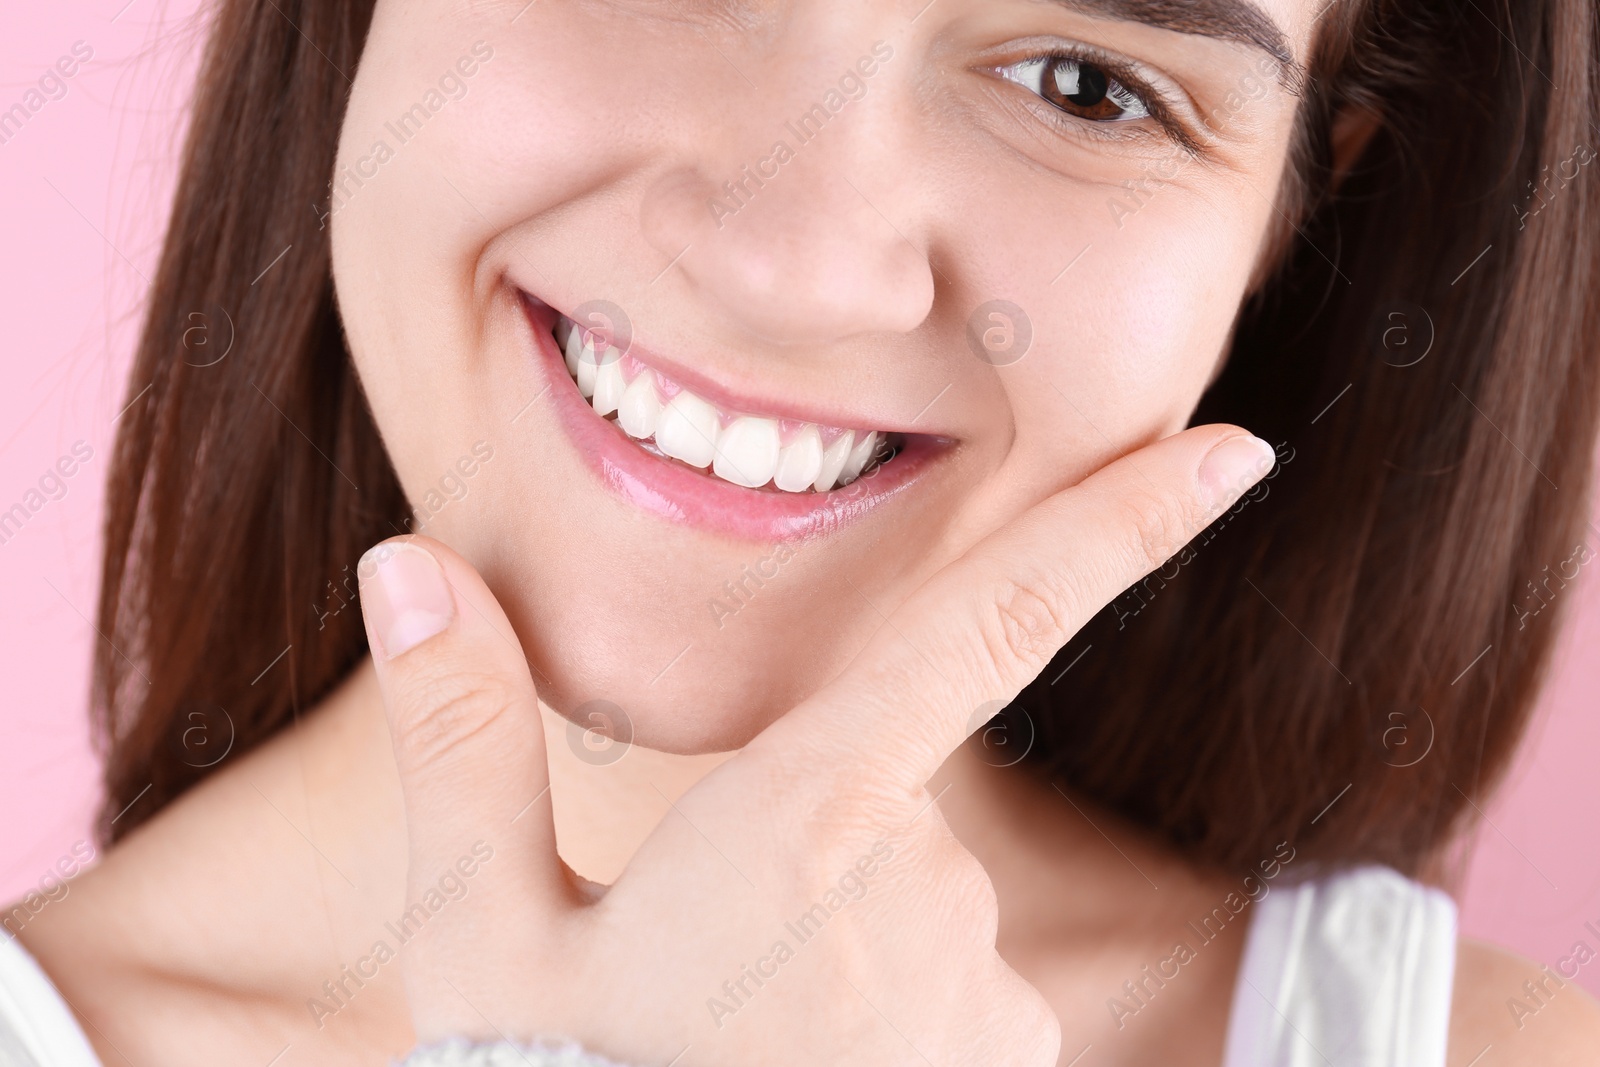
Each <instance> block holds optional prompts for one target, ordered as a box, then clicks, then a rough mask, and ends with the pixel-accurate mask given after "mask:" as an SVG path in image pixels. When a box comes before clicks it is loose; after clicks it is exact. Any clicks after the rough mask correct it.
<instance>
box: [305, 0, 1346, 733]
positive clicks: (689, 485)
mask: <svg viewBox="0 0 1600 1067" xmlns="http://www.w3.org/2000/svg"><path fill="white" fill-rule="evenodd" d="M1323 7H1324V2H1323V0H1316V2H1315V3H1312V2H1310V0H1305V2H1302V0H1266V2H1264V3H1263V4H1262V6H1261V7H1260V8H1256V7H1253V6H1251V5H1250V4H1249V3H1248V2H1247V0H1204V2H1195V3H1188V4H1183V5H1172V4H1167V3H1158V2H1154V0H1073V2H1054V0H932V2H931V3H930V2H928V0H904V2H901V0H872V2H870V3H864V2H862V0H834V2H829V0H793V2H785V0H762V2H755V0H750V2H739V0H704V2H696V0H678V2H672V0H533V2H527V0H508V2H505V3H467V2H464V0H419V2H410V3H400V2H398V0H379V2H378V5H377V12H376V17H375V19H374V21H373V25H372V31H371V36H370V38H369V39H368V42H367V45H366V51H365V54H364V56H363V57H362V61H361V66H360V69H359V72H357V74H356V77H355V83H354V88H353V90H352V93H351V99H350V107H349V113H348V116H347V118H346V120H345V125H344V130H343V134H342V137H341V141H340V145H339V156H338V166H337V168H336V172H335V175H334V181H333V185H332V188H331V189H330V200H329V201H328V203H326V204H324V205H322V208H321V210H322V211H323V212H325V213H326V214H327V216H328V218H327V223H328V225H330V226H331V227H332V231H333V252H334V276H335V281H336V284H337V289H338V296H339V306H340V309H341V312H342V314H343V318H344V324H345V327H346V330H347V331H348V339H349V344H350V348H351V351H352V352H353V354H354V357H355V361H356V365H357V367H358V369H359V373H360V376H361V379H362V382H363V384H364V386H365V388H366V391H367V395H368V397H369V399H370V401H371V405H372V409H373V412H374V414H375V416H376V419H377V424H378V427H379V428H380V430H381V431H382V434H383V438H384V441H385V444H386V446H387V448H388V450H389V453H390V455H391V456H392V458H393V460H394V464H395V468H396V469H397V470H398V472H399V475H400V480H401V483H402V484H403V486H404V487H405V490H406V493H407V495H408V497H409V498H410V500H411V502H412V505H413V507H414V508H415V511H416V515H415V521H414V522H413V523H412V525H411V529H413V530H420V531H421V532H424V533H427V534H429V535H430V536H434V537H438V538H440V539H441V540H444V541H446V542H448V543H449V544H451V545H452V546H454V547H455V548H456V549H457V550H458V551H460V552H461V553H463V554H464V555H465V556H466V557H467V558H468V559H470V560H471V561H472V562H473V563H474V564H476V565H477V566H478V568H479V569H480V570H481V571H482V572H483V574H484V576H485V578H486V579H487V580H488V582H489V584H490V585H491V586H492V587H493V588H494V589H495V591H496V593H497V595H498V596H499V597H500V599H501V601H502V602H503V604H504V605H505V607H506V610H507V613H508V615H509V616H510V618H511V619H512V620H513V622H514V624H515V625H516V628H517V631H518V632H517V635H516V636H517V637H519V638H520V639H521V642H522V644H523V647H524V648H525V650H526V651H527V653H528V656H529V659H530V662H531V663H532V664H533V666H534V669H535V671H536V677H537V678H538V680H539V683H540V691H541V696H543V697H544V699H545V700H547V701H548V702H549V703H550V704H551V705H552V706H554V707H556V708H557V709H559V710H561V711H562V712H564V713H566V714H567V715H569V716H570V717H574V718H577V719H579V720H580V721H589V719H590V718H591V713H593V712H596V711H598V712H600V714H601V715H602V716H603V717H605V718H608V719H613V720H614V719H616V718H618V717H619V715H620V716H622V717H625V718H626V719H627V720H629V721H630V722H631V726H632V731H633V737H634V740H636V741H637V742H640V743H643V744H646V745H650V746H652V747H656V748H662V749H667V750H671V751H705V750H716V749H726V748H731V747H735V746H737V745H739V744H742V743H743V742H744V741H746V740H748V738H749V737H750V736H752V735H753V734H754V733H755V732H756V731H757V730H759V729H760V728H761V727H762V726H764V725H765V724H766V723H768V722H770V721H771V720H772V719H774V718H775V717H777V716H778V715H781V714H782V713H783V712H784V711H785V710H786V709H788V708H789V707H791V706H792V705H793V704H795V703H796V702H798V701H799V700H800V699H802V698H803V697H804V696H806V695H807V694H808V693H810V692H812V691H813V690H815V689H816V688H817V687H818V686H819V685H821V684H822V683H823V682H825V681H826V680H828V679H829V678H830V677H832V676H833V674H834V673H836V672H837V671H838V670H839V669H840V668H841V667H842V666H843V664H844V663H845V662H847V661H848V659H849V658H850V657H851V656H852V655H853V654H854V653H855V651H856V650H857V649H858V648H859V647H860V646H861V645H862V644H863V643H864V641H865V639H866V637H867V635H868V634H869V633H871V632H872V631H873V630H874V629H876V628H877V627H878V626H880V625H881V623H882V621H883V619H884V617H885V615H887V614H888V613H889V612H890V611H891V610H892V609H893V608H894V607H895V606H896V605H898V604H899V603H900V602H901V601H902V600H903V599H904V598H905V597H906V596H907V595H908V594H909V593H910V591H911V590H912V589H913V588H914V587H915V586H916V585H918V584H919V583H920V582H922V581H923V580H924V579H926V578H927V577H928V576H929V575H930V574H932V573H933V572H934V571H935V570H936V569H938V568H939V567H940V566H941V565H943V564H945V563H947V562H949V561H950V560H951V559H953V558H954V557H956V556H957V555H959V554H960V553H962V552H963V551H964V550H966V549H967V548H969V547H970V546H971V545H973V544H974V542H976V541H977V540H978V539H979V538H981V537H982V536H983V535H984V534H986V533H988V532H989V531H991V530H993V529H995V528H996V527H998V526H1000V525H1002V524H1004V523H1006V522H1008V521H1011V520H1013V519H1015V518H1016V517H1017V516H1018V515H1020V514H1021V513H1022V512H1023V511H1024V510H1025V509H1026V508H1028V507H1029V506H1030V505H1032V504H1034V503H1036V502H1038V501H1040V500H1042V499H1043V498H1045V497H1046V496H1048V495H1050V494H1051V493H1054V492H1056V491H1058V490H1060V489H1062V488H1065V487H1067V486H1069V485H1071V484H1073V483H1074V482H1076V481H1078V480H1080V479H1081V478H1083V477H1084V476H1086V475H1087V474H1089V473H1090V472H1092V471H1093V470H1095V469H1096V468H1098V467H1100V466H1102V465H1103V464H1105V463H1106V462H1108V461H1109V460H1111V459H1114V458H1116V457H1117V456H1118V455H1120V454H1122V453H1124V452H1127V451H1128V450H1130V449H1132V448H1135V447H1138V446H1140V445H1142V444H1145V443H1148V442H1150V441H1152V440H1154V439H1157V438H1159V437H1162V436H1165V435H1167V434H1169V433H1172V432H1174V431H1176V430H1178V429H1180V428H1181V427H1182V426H1183V425H1185V423H1186V422H1187V420H1188V418H1189V415H1190V413H1191V411H1192V410H1193V408H1194V406H1195V404H1196V402H1197V400H1198V399H1199V396H1200V394H1201V392H1202V391H1203V389H1204V388H1205V386H1206V384H1207V382H1208V380H1209V379H1210V377H1211V376H1212V375H1213V373H1214V372H1215V371H1216V370H1217V368H1218V365H1219V360H1220V358H1221V356H1222V354H1223V353H1224V351H1225V349H1226V346H1227V343H1228V339H1229V335H1230V332H1231V329H1232V326H1233V323H1234V319H1235V316H1236V314H1237V311H1238V308H1239V306H1240V303H1241V300H1242V299H1243V297H1244V296H1245V295H1246V293H1247V292H1248V291H1249V289H1250V288H1251V286H1252V284H1253V279H1254V278H1255V277H1256V276H1257V275H1258V273H1259V272H1260V271H1261V270H1262V269H1263V267H1264V266H1265V263H1266V260H1267V258H1268V257H1269V256H1270V254H1271V248H1272V247H1273V245H1274V243H1275V242H1276V241H1277V240H1278V239H1279V238H1280V236H1281V233H1282V230H1283V228H1284V227H1286V226H1287V225H1288V224H1287V221H1286V220H1285V219H1284V218H1283V217H1282V215H1281V214H1280V213H1279V211H1278V210H1277V208H1276V206H1275V205H1276V204H1277V201H1278V197H1279V191H1280V185H1281V184H1282V182H1283V180H1284V176H1285V175H1284V171H1285V160H1286V155H1287V150H1288V144H1289V139H1290V134H1291V128H1292V125H1293V118H1294V112H1295V107H1296V103H1297V99H1298V98H1297V97H1296V96H1295V95H1294V85H1295V81H1296V71H1297V69H1298V67H1297V65H1296V63H1295V62H1294V61H1295V60H1303V59H1304V56H1305V52H1306V47H1307V42H1308V40H1309V37H1310V32H1311V29H1312V20H1313V18H1314V16H1315V15H1316V14H1317V13H1318V12H1319V10H1321V9H1323ZM1275 55H1276V58H1275ZM1291 57H1292V58H1291ZM1286 60H1287V61H1288V62H1285V61H1286ZM572 320H576V321H578V322H579V323H580V324H582V325H583V326H585V327H587V328H588V329H586V330H584V331H579V332H578V333H577V335H576V342H575V343H573V344H572V345H571V347H572V350H573V357H574V358H573V359H572V360H571V361H570V362H571V364H572V365H573V366H576V367H577V372H576V375H575V374H574V373H573V371H572V370H571V369H570V367H569V360H568V359H567V358H566V352H565V351H564V349H563V347H562V345H561V344H560V343H559V341H558V339H557V338H558V337H560V338H568V339H569V340H570V339H571V338H570V337H569V333H570V331H569V329H568V325H569V323H570V322H571V321H572ZM586 340H588V341H590V342H591V343H592V344H593V346H594V351H593V353H590V354H585V353H584V352H583V351H582V347H583V344H584V343H585V341H586ZM611 349H616V350H617V352H618V353H621V354H620V356H619V355H617V354H615V353H612V352H611V351H610V350H611ZM597 401H598V403H599V407H598V408H597V407H596V402H597ZM613 409H615V410H613ZM601 411H605V412H607V413H606V414H601ZM845 431H849V433H848V435H847V434H846V433H845ZM885 455H889V456H891V457H892V458H888V459H887V460H886V461H884V462H882V463H880V464H878V465H876V466H874V465H873V461H874V458H875V457H882V456H885ZM863 463H865V464H867V466H866V468H865V470H864V471H863V472H862V473H860V474H859V475H857V476H856V477H855V478H854V479H853V480H852V478H851V475H852V472H853V471H855V470H856V469H857V468H859V467H860V466H861V465H862V464H863ZM747 482H762V483H764V484H763V485H762V486H761V487H757V488H750V487H748V486H747V485H745V484H739V483H747ZM840 483H844V484H842V485H841V484H840ZM819 485H820V486H823V487H824V488H823V489H820V490H819V489H818V488H817V487H818V486H819ZM1072 550H1073V549H1072V546H1070V545H1063V546H1062V551H1063V552H1064V553H1069V552H1071V551H1072ZM506 636H507V638H508V639H511V637H512V635H509V634H508V635H506ZM929 669H930V670H937V669H938V665H937V664H929ZM592 701H602V702H604V703H600V704H590V702H592ZM618 709H620V711H619V710H618Z"/></svg>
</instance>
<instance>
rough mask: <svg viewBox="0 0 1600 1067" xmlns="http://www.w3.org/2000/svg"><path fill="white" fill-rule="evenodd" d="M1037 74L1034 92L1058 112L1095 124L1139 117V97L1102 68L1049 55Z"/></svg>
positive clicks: (1143, 112) (1142, 113) (1142, 112)
mask: <svg viewBox="0 0 1600 1067" xmlns="http://www.w3.org/2000/svg"><path fill="white" fill-rule="evenodd" d="M1044 62H1045V65H1044V69H1043V70H1041V71H1040V74H1041V75H1042V77H1041V78H1040V79H1039V87H1038V90H1037V91H1038V92H1039V94H1040V95H1041V96H1043V97H1044V98H1045V99H1046V100H1048V101H1049V102H1050V103H1052V104H1054V105H1055V106H1056V107H1058V108H1060V109H1061V110H1063V111H1065V112H1067V113H1069V114H1072V115H1076V116H1078V117H1079V118H1084V119H1094V120H1099V121H1115V120H1118V119H1127V118H1140V117H1142V116H1143V115H1144V114H1145V109H1144V107H1143V105H1142V103H1141V102H1140V100H1139V98H1138V97H1137V96H1136V95H1134V94H1133V93H1131V92H1129V91H1128V90H1127V89H1126V88H1125V87H1124V86H1123V85H1122V84H1121V83H1120V82H1118V81H1117V80H1116V79H1114V78H1113V77H1111V75H1110V74H1108V73H1107V72H1106V70H1105V69H1104V68H1103V67H1098V66H1095V65H1094V64H1093V63H1085V62H1083V61H1082V60H1079V59H1073V58H1071V57H1070V56H1052V57H1050V58H1049V59H1047V60H1045V61H1044Z"/></svg>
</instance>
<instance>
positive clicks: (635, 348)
mask: <svg viewBox="0 0 1600 1067" xmlns="http://www.w3.org/2000/svg"><path fill="white" fill-rule="evenodd" d="M521 292H522V294H523V296H524V298H526V299H528V300H531V301H533V302H534V303H535V304H537V305H543V306H545V307H548V308H550V309H551V310H552V311H553V312H556V313H559V314H561V315H562V316H564V317H566V318H567V319H568V320H569V321H573V320H572V318H571V316H570V315H567V313H566V312H565V311H563V310H561V309H560V308H558V307H556V306H555V305H553V304H550V303H548V302H547V301H545V300H542V299H541V298H539V297H537V296H534V295H533V294H532V293H530V292H528V291H527V290H525V289H524V290H521ZM627 353H628V355H631V356H632V357H633V358H634V359H636V360H638V361H639V362H640V363H642V364H644V365H645V366H647V367H649V368H650V369H651V370H654V371H658V372H659V373H660V374H662V375H663V376H665V377H666V378H668V379H670V380H671V381H673V382H675V383H676V384H678V385H680V386H682V387H683V388H685V389H687V390H689V391H690V392H691V393H694V394H695V395H696V396H698V397H700V398H701V399H702V400H704V401H706V402H707V403H709V404H711V405H713V406H715V407H718V408H721V409H722V410H723V411H726V412H731V413H738V414H742V415H756V416H766V417H769V418H775V419H794V420H797V421H800V422H811V423H816V424H818V425H820V426H834V427H838V428H839V429H844V430H859V431H868V430H877V431H879V432H880V433H900V434H913V433H915V434H919V435H922V436H927V437H938V436H940V435H939V434H937V433H932V432H929V431H927V430H915V429H912V428H911V426H910V422H909V420H907V421H903V422H900V423H896V422H895V421H894V420H885V419H883V418H881V417H874V416H866V415H862V414H859V413H857V412H850V411H841V410H839V409H837V408H835V409H825V408H822V407H819V406H816V405H813V404H809V403H806V402H805V401H804V400H796V399H795V398H793V397H788V398H778V397H772V396H761V395H757V394H755V393H753V392H747V391H745V390H744V389H739V390H735V389H732V388H729V387H728V386H726V385H724V384H722V383H721V382H720V381H718V380H716V379H715V378H712V377H709V376H708V375H706V374H705V373H704V372H702V371H698V370H695V369H694V368H692V367H689V366H687V365H685V364H683V363H679V362H677V361H676V360H673V359H669V358H668V357H666V356H663V355H661V354H660V353H658V352H656V351H654V350H652V349H650V348H648V347H647V346H645V345H643V344H641V343H640V342H639V338H638V335H637V332H636V331H635V333H634V336H633V337H632V338H631V340H630V341H629V344H628V349H627ZM741 384H742V385H743V384H747V383H741Z"/></svg>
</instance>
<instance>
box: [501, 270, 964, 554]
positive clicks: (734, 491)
mask: <svg viewBox="0 0 1600 1067" xmlns="http://www.w3.org/2000/svg"><path fill="white" fill-rule="evenodd" d="M519 296H520V297H521V300H522V306H523V310H524V311H525V312H526V313H527V316H528V323H529V325H530V326H531V328H532V331H533V342H534V345H535V347H536V349H537V354H538V357H539V358H538V363H539V368H540V371H541V373H543V375H544V377H545V379H546V382H547V383H548V385H549V387H550V394H551V397H552V400H553V402H554V404H555V408H556V413H557V416H558V417H559V418H560V420H561V424H562V426H563V427H564V428H565V429H566V431H567V436H568V437H569V438H571V440H572V443H573V445H574V446H575V447H576V448H577V450H578V452H579V454H580V455H582V456H583V458H584V461H585V463H587V464H588V466H589V468H590V469H591V470H592V471H594V472H595V474H596V475H598V476H599V478H600V480H601V481H602V482H604V483H605V485H606V486H607V487H609V488H610V489H611V490H612V491H613V492H615V493H616V494H617V495H618V496H620V497H622V498H623V499H624V500H627V501H628V502H629V503H631V504H633V505H635V506H636V507H639V508H641V509H643V510H645V511H648V512H650V513H652V514H655V515H659V516H661V517H662V518H665V519H670V520H672V521H674V522H681V523H685V524H687V525H691V526H698V527H701V528H703V529H707V530H711V531H713V532H716V533H720V534H724V535H727V536H730V537H736V538H740V539H743V540H750V541H759V542H763V543H772V542H777V541H798V540H803V539H806V538H812V537H820V536H824V535H827V534H830V533H833V532H834V531H836V530H838V529H840V528H842V527H843V526H845V525H846V524H848V523H850V522H853V521H854V520H856V519H858V518H860V517H862V516H863V515H865V514H867V512H869V511H872V510H873V509H875V508H877V507H879V506H881V505H882V504H884V503H886V502H887V501H889V500H890V499H892V498H893V497H896V496H899V495H900V494H901V493H904V492H906V491H907V490H908V489H910V488H911V486H912V485H913V484H915V483H916V482H917V481H919V480H920V478H921V476H922V475H923V474H924V473H925V472H926V471H927V470H928V469H929V467H930V466H931V461H932V460H933V459H935V458H937V457H938V456H939V455H940V453H942V452H943V451H944V445H945V444H946V442H944V441H942V440H940V439H937V438H933V437H927V436H920V435H914V434H912V435H907V437H906V440H905V445H904V447H903V449H902V450H901V451H900V453H899V454H898V455H897V456H895V458H894V460H893V461H892V462H890V463H886V464H884V465H883V466H881V467H878V468H876V469H875V470H873V471H872V472H869V473H868V474H865V475H863V476H862V477H860V478H858V479H857V480H855V481H854V482H851V483H850V484H849V485H846V486H841V487H840V488H838V489H834V490H831V491H830V492H826V493H784V492H778V491H775V490H763V489H745V488H742V487H741V486H737V485H733V484H732V483H729V482H724V481H722V480H721V479H719V478H715V477H712V476H711V475H709V474H704V473H700V472H698V471H696V470H694V469H692V468H690V467H687V466H685V465H684V464H681V463H679V462H677V461H676V460H669V459H664V458H662V457H660V456H655V455H652V454H651V453H649V452H646V451H645V450H644V449H642V448H640V447H639V445H638V444H637V443H636V442H635V441H634V440H633V439H632V438H630V437H629V436H628V435H627V434H625V433H623V432H622V429H621V428H620V427H618V426H617V425H616V424H615V423H613V422H611V421H610V420H608V419H602V418H600V417H599V416H597V415H595V413H594V409H593V408H592V407H590V406H589V402H588V401H587V400H585V399H584V398H583V395H582V394H581V393H579V392H578V386H577V383H575V382H574V381H573V380H572V376H571V375H569V374H568V373H567V367H566V362H565V361H564V360H563V359H562V355H561V351H560V349H558V348H557V347H556V339H555V337H554V336H553V334H552V333H551V331H552V330H553V329H554V328H555V322H556V315H557V312H556V311H555V309H554V308H552V307H550V306H549V305H548V304H546V303H544V302H543V301H541V300H539V299H538V298H536V297H533V296H531V295H530V294H528V293H526V292H520V291H519ZM676 370H677V369H676V368H672V369H668V370H667V373H668V375H672V374H675V373H676ZM686 377H687V376H686ZM694 378H695V381H694V384H690V383H688V382H685V383H684V384H685V385H688V387H689V388H691V389H695V390H696V391H698V386H700V385H702V384H705V381H704V379H703V378H701V377H700V376H698V375H696V376H694ZM707 392H708V393H719V392H720V390H715V389H708V390H707Z"/></svg>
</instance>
